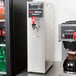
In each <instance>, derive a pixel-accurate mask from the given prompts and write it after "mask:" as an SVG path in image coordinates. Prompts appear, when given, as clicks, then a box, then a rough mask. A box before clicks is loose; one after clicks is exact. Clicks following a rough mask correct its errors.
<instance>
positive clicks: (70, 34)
mask: <svg viewBox="0 0 76 76" xmlns="http://www.w3.org/2000/svg"><path fill="white" fill-rule="evenodd" d="M75 32H76V26H61V38H62V39H73V38H74V34H75Z"/></svg>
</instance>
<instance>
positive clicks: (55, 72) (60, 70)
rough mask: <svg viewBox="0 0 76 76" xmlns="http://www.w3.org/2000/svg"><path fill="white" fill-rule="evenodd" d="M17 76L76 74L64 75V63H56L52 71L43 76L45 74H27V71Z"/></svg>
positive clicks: (73, 75)
mask: <svg viewBox="0 0 76 76" xmlns="http://www.w3.org/2000/svg"><path fill="white" fill-rule="evenodd" d="M17 76H76V74H66V73H63V68H62V63H61V62H55V63H54V66H53V67H52V68H51V69H50V71H49V72H48V73H47V74H45V75H43V74H34V73H26V72H25V71H24V72H22V73H21V74H19V75H17Z"/></svg>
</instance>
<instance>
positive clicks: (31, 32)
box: [27, 2, 54, 73]
mask: <svg viewBox="0 0 76 76" xmlns="http://www.w3.org/2000/svg"><path fill="white" fill-rule="evenodd" d="M31 11H33V13H32V14H31ZM32 17H36V23H35V26H34V27H33V23H32ZM27 39H28V42H27V45H28V52H27V58H28V62H27V64H28V66H27V71H28V72H36V73H46V72H47V71H48V69H49V68H50V67H51V66H52V65H53V56H54V55H53V53H54V10H53V7H52V5H51V4H50V3H46V2H28V3H27Z"/></svg>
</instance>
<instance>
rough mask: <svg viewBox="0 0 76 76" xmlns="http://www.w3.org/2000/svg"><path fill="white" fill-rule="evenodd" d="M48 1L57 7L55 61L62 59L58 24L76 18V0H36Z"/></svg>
mask: <svg viewBox="0 0 76 76" xmlns="http://www.w3.org/2000/svg"><path fill="white" fill-rule="evenodd" d="M34 1H48V2H51V3H52V4H53V5H54V8H55V55H54V60H55V61H61V60H62V46H61V42H58V25H59V24H60V23H62V22H65V21H67V20H76V0H34Z"/></svg>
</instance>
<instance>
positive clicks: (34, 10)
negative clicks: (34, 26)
mask: <svg viewBox="0 0 76 76" xmlns="http://www.w3.org/2000/svg"><path fill="white" fill-rule="evenodd" d="M29 17H43V3H30V4H29Z"/></svg>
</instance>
